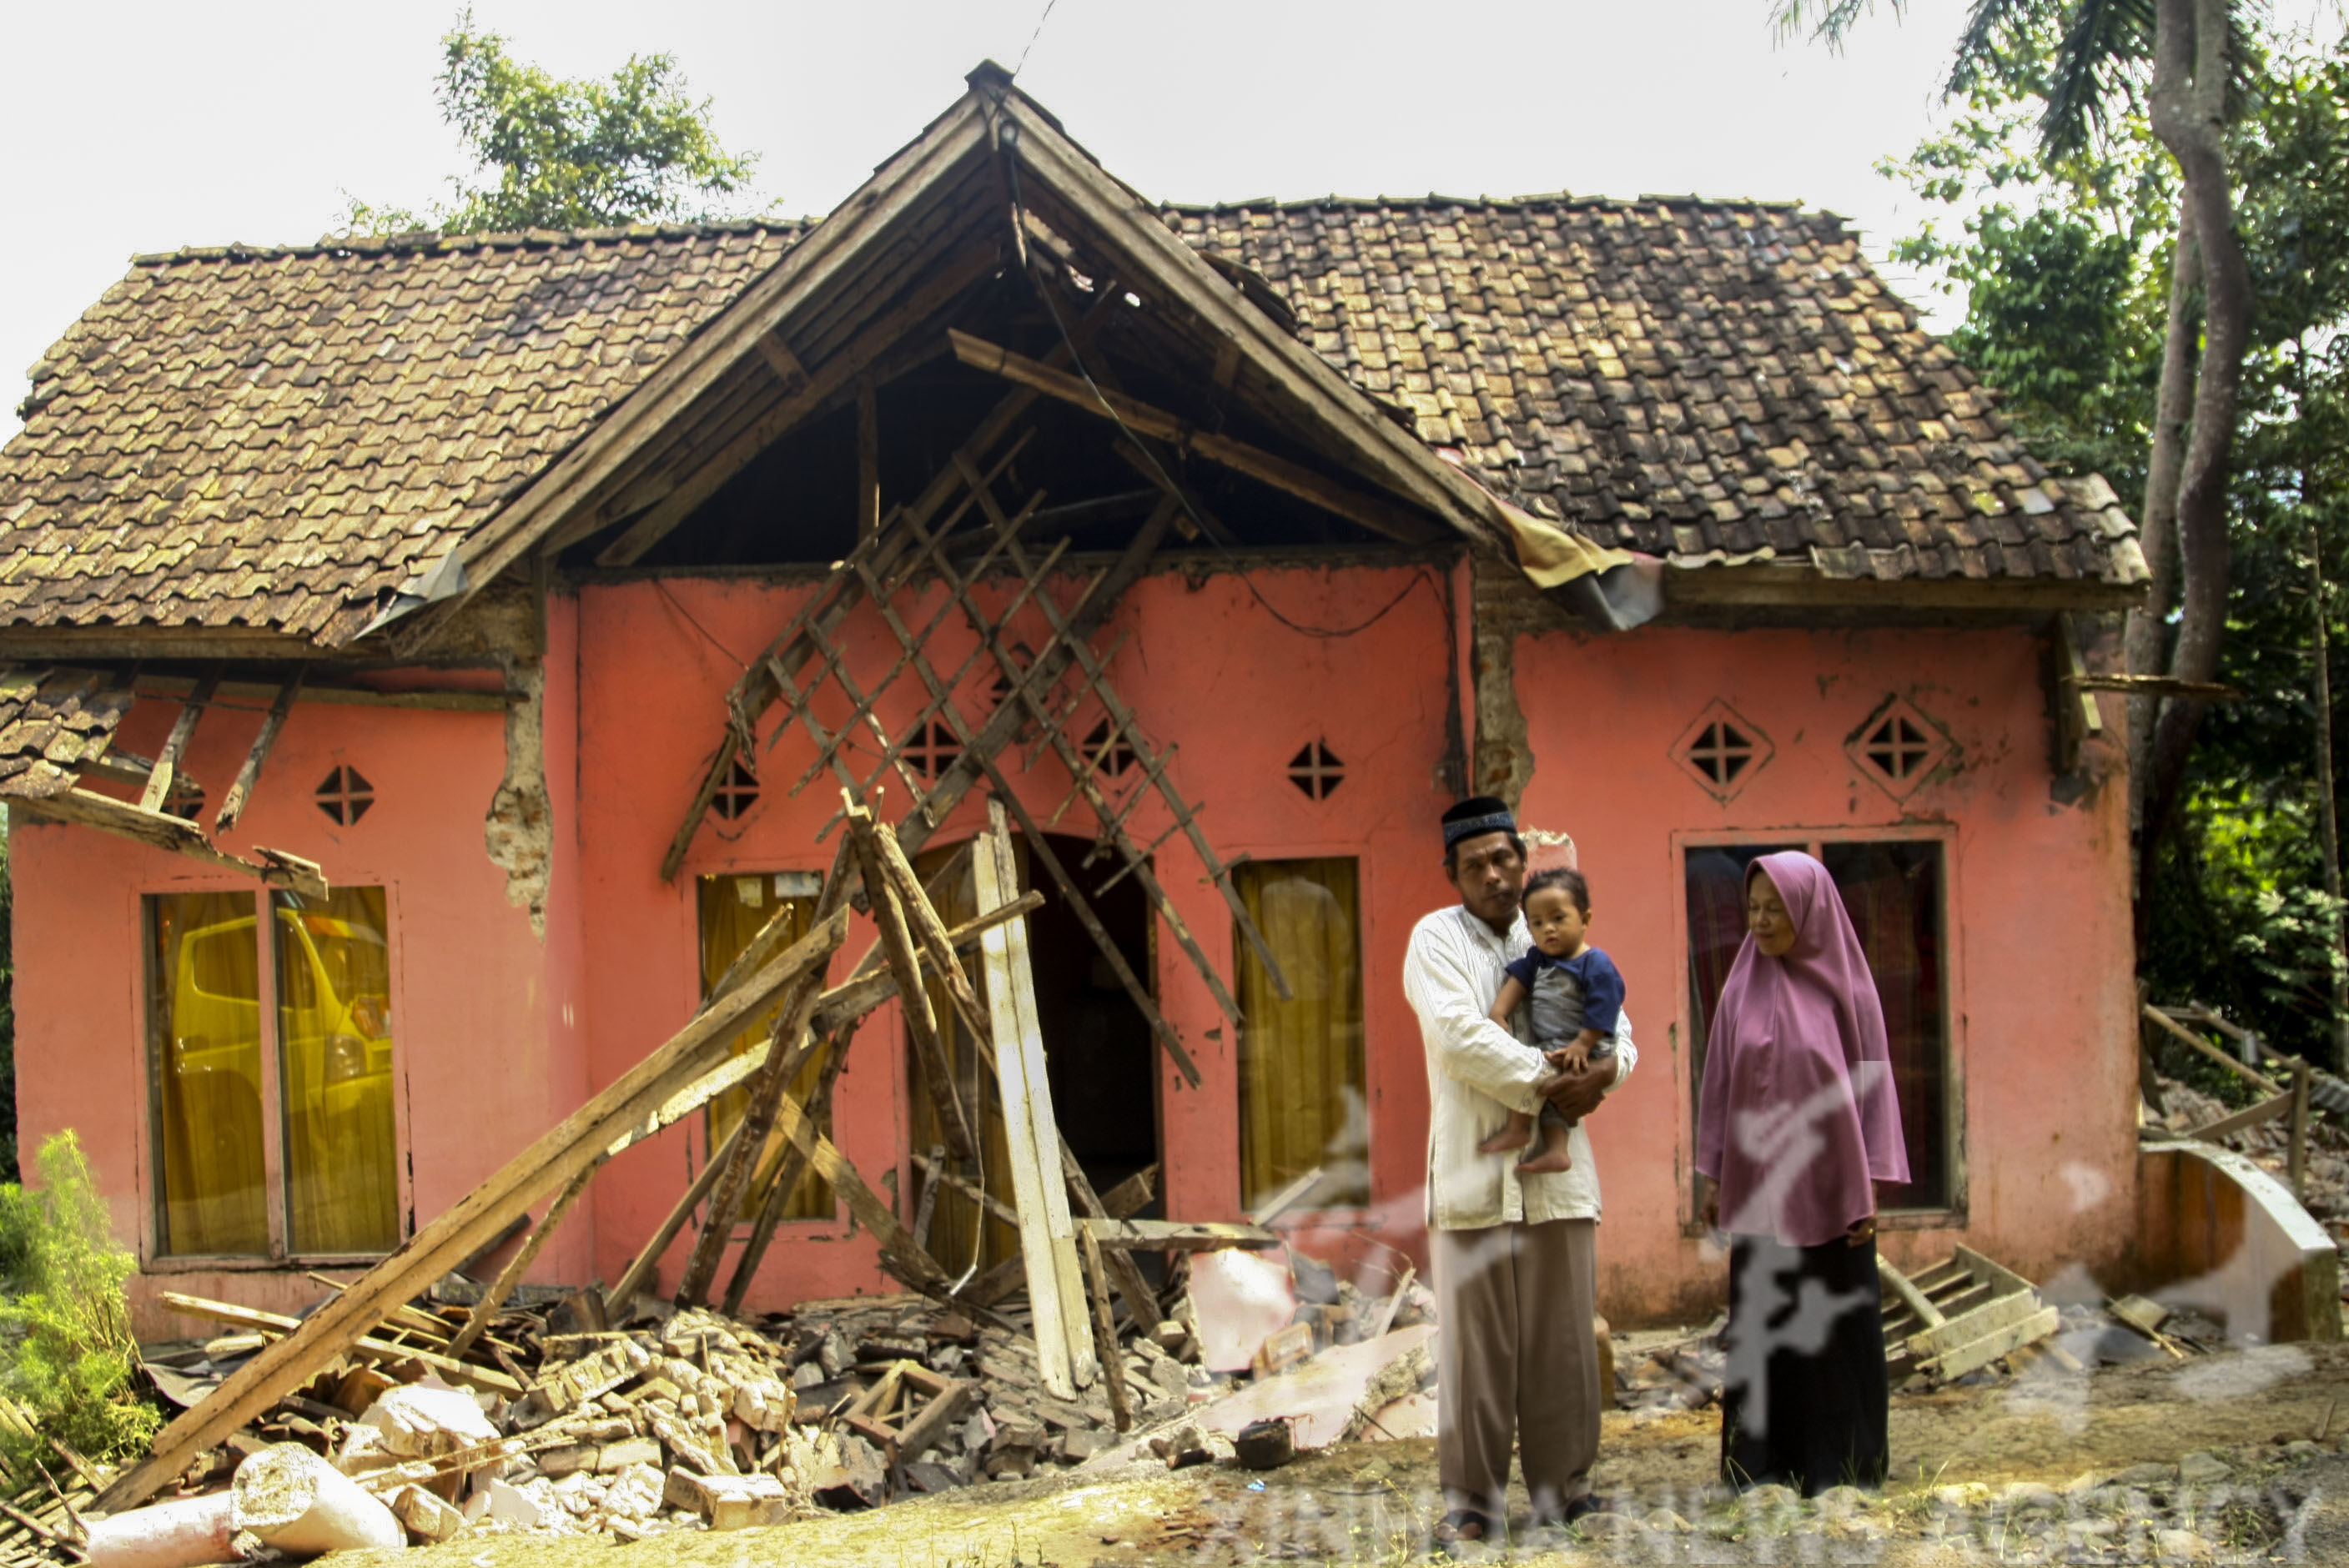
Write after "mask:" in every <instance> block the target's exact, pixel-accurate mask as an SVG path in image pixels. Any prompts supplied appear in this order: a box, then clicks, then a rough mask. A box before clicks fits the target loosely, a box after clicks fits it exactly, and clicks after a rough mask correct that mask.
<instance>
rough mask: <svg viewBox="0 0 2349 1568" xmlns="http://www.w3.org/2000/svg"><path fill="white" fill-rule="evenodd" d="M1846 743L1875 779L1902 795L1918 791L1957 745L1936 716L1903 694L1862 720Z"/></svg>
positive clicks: (1859, 766) (1894, 795)
mask: <svg viewBox="0 0 2349 1568" xmlns="http://www.w3.org/2000/svg"><path fill="white" fill-rule="evenodd" d="M1843 748H1844V751H1845V752H1846V754H1847V755H1848V756H1849V757H1850V758H1851V760H1852V765H1853V766H1854V767H1856V768H1857V769H1859V771H1860V772H1861V773H1862V774H1863V775H1865V776H1866V777H1867V779H1868V781H1869V782H1871V783H1873V784H1874V785H1875V786H1876V787H1877V788H1878V789H1881V790H1883V791H1884V792H1885V793H1886V794H1888V795H1889V796H1891V797H1892V798H1893V799H1896V800H1905V799H1908V798H1909V796H1910V795H1912V794H1914V793H1916V791H1917V789H1918V787H1919V786H1920V785H1922V784H1923V783H1924V782H1925V781H1926V780H1927V779H1930V778H1932V777H1933V775H1934V774H1936V773H1938V772H1939V771H1940V769H1942V767H1943V766H1944V765H1945V764H1946V763H1948V762H1949V760H1950V759H1951V757H1952V756H1953V755H1954V754H1955V753H1956V750H1957V748H1956V747H1954V746H1952V745H1951V742H1950V738H1949V735H1948V734H1947V732H1945V731H1944V730H1943V729H1942V728H1941V727H1940V724H1939V723H1937V722H1936V721H1935V720H1934V719H1933V717H1931V716H1930V715H1929V714H1928V713H1926V712H1925V710H1924V709H1923V708H1920V707H1918V706H1917V705H1916V704H1915V703H1913V702H1910V701H1909V699H1908V698H1907V697H1905V696H1897V695H1896V696H1888V697H1886V698H1885V699H1884V701H1883V702H1882V703H1881V704H1880V705H1878V707H1877V709H1876V711H1875V712H1874V713H1871V714H1869V715H1868V717H1866V718H1864V719H1862V720H1861V721H1860V725H1859V727H1858V728H1857V729H1855V730H1853V731H1852V732H1851V736H1850V738H1848V739H1847V740H1846V741H1845V742H1844V743H1843Z"/></svg>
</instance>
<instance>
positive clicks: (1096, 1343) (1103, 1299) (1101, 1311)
mask: <svg viewBox="0 0 2349 1568" xmlns="http://www.w3.org/2000/svg"><path fill="white" fill-rule="evenodd" d="M1077 1242H1078V1244H1079V1246H1080V1248H1081V1250H1082V1252H1083V1254H1084V1264H1085V1280H1086V1284H1088V1285H1089V1286H1090V1287H1091V1289H1092V1302H1093V1356H1094V1358H1095V1359H1097V1360H1098V1361H1100V1363H1101V1366H1102V1371H1103V1372H1104V1373H1106V1374H1107V1375H1108V1379H1109V1408H1110V1415H1111V1418H1112V1419H1113V1420H1114V1421H1115V1422H1116V1424H1117V1429H1118V1430H1119V1431H1121V1432H1125V1431H1131V1430H1133V1400H1132V1399H1131V1398H1127V1396H1126V1392H1125V1353H1124V1352H1123V1350H1121V1349H1120V1348H1119V1347H1118V1343H1117V1315H1116V1314H1115V1313H1113V1312H1112V1311H1111V1309H1110V1305H1109V1265H1108V1264H1105V1263H1103V1262H1102V1249H1101V1243H1099V1242H1097V1241H1095V1240H1093V1233H1092V1232H1091V1231H1090V1230H1080V1231H1079V1232H1078V1233H1077ZM1153 1327H1154V1325H1152V1324H1146V1323H1136V1324H1135V1325H1134V1328H1135V1330H1136V1331H1137V1332H1139V1333H1143V1334H1147V1333H1149V1332H1150V1330H1151V1329H1152V1328H1153Z"/></svg>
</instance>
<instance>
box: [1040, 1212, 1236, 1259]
mask: <svg viewBox="0 0 2349 1568" xmlns="http://www.w3.org/2000/svg"><path fill="white" fill-rule="evenodd" d="M1078 1223H1080V1224H1081V1225H1082V1226H1084V1228H1085V1229H1086V1230H1087V1231H1089V1232H1091V1233H1092V1237H1093V1240H1094V1241H1096V1242H1098V1243H1100V1244H1101V1245H1102V1246H1104V1247H1110V1248H1114V1249H1118V1250H1121V1251H1124V1252H1130V1253H1133V1252H1168V1253H1217V1252H1222V1251H1224V1250H1225V1249H1226V1248H1231V1247H1238V1248H1242V1249H1245V1250H1247V1251H1249V1252H1261V1251H1263V1250H1264V1249H1265V1248H1267V1247H1277V1246H1279V1245H1280V1244H1281V1241H1280V1237H1279V1236H1278V1235H1277V1234H1276V1233H1273V1232H1271V1231H1268V1230H1266V1229H1265V1228H1264V1227H1263V1226H1261V1225H1234V1224H1220V1223H1206V1224H1200V1223H1186V1222H1183V1221H1180V1220H1095V1219H1085V1220H1081V1221H1079V1222H1078Z"/></svg>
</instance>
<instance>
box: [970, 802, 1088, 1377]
mask: <svg viewBox="0 0 2349 1568" xmlns="http://www.w3.org/2000/svg"><path fill="white" fill-rule="evenodd" d="M987 816H988V841H987V842H986V843H985V844H984V845H982V846H981V847H980V850H979V852H978V856H977V857H976V859H975V860H974V861H973V862H972V871H973V872H975V873H976V875H977V877H978V907H979V908H980V909H981V910H988V909H993V908H994V907H996V906H997V905H998V904H1000V903H1005V902H1007V901H1009V899H1010V898H1011V897H1013V896H1014V895H1015V894H1016V893H1017V892H1019V861H1017V860H1016V859H1015V858H1014V857H1013V855H1012V851H1011V832H1010V829H1009V827H1008V826H1007V825H1006V823H1005V820H1004V814H1003V802H1002V800H1001V799H999V798H996V797H990V798H989V799H988V803H987ZM979 951H980V952H981V953H983V954H985V955H986V973H987V1011H988V1017H989V1019H990V1020H991V1021H992V1022H993V1024H994V1026H995V1062H996V1082H997V1084H998V1085H999V1087H1000V1088H1001V1091H1002V1097H1003V1122H1004V1134H1005V1136H1004V1141H1005V1143H1006V1145H1007V1146H1008V1147H1009V1150H1010V1158H1011V1191H1012V1196H1013V1198H1014V1200H1015V1201H1016V1202H1017V1204H1018V1207H1019V1250H1020V1255H1021V1258H1022V1260H1023V1263H1024V1266H1025V1269H1026V1272H1027V1276H1028V1300H1029V1305H1030V1308H1031V1309H1032V1310H1033V1312H1034V1314H1035V1322H1036V1364H1037V1368H1038V1370H1039V1371H1040V1374H1041V1376H1042V1381H1043V1384H1044V1387H1045V1389H1046V1391H1047V1392H1049V1393H1050V1394H1051V1395H1052V1396H1053V1397H1054V1398H1061V1399H1073V1398H1076V1395H1077V1389H1078V1388H1079V1387H1081V1386H1083V1385H1085V1384H1088V1383H1091V1382H1092V1379H1093V1373H1094V1357H1093V1353H1092V1336H1091V1335H1089V1334H1085V1333H1084V1332H1083V1320H1084V1312H1085V1286H1084V1281H1083V1279H1082V1277H1081V1275H1080V1274H1079V1273H1078V1270H1077V1241H1076V1225H1075V1223H1074V1222H1073V1221H1071V1219H1070V1217H1069V1193H1068V1187H1067V1185H1066V1183H1065V1182H1063V1181H1058V1180H1053V1179H1050V1176H1048V1174H1047V1171H1046V1167H1045V1165H1044V1147H1045V1140H1046V1139H1048V1138H1049V1139H1051V1140H1055V1141H1057V1140H1059V1137H1060V1128H1059V1126H1058V1125H1057V1124H1056V1123H1055V1122H1054V1120H1053V1118H1052V1089H1051V1084H1050V1080H1049V1078H1047V1076H1046V1073H1045V1067H1044V1037H1043V1033H1042V1029H1041V1026H1040V1024H1039V1022H1038V1019H1037V1014H1036V993H1035V988H1034V981H1033V979H1032V977H1031V976H1030V973H1029V968H1028V924H1027V922H1025V921H1012V922H1010V923H1008V924H1005V925H1002V926H999V927H998V928H997V929H995V930H993V931H990V932H988V934H987V935H986V937H985V938H984V939H982V941H981V942H980V944H979ZM1057 1175H1058V1172H1057V1171H1055V1172H1052V1173H1051V1176H1057Z"/></svg>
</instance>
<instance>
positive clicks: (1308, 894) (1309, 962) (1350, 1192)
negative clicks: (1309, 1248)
mask: <svg viewBox="0 0 2349 1568" xmlns="http://www.w3.org/2000/svg"><path fill="white" fill-rule="evenodd" d="M1232 874H1233V879H1234V885H1235V886H1236V887H1237V888H1238V889H1239V893H1240V897H1241V898H1242V900H1244V901H1245V902H1246V904H1247V912H1248V918H1250V919H1251V920H1253V921H1255V922H1256V926H1257V930H1258V931H1260V932H1262V933H1263V934H1264V939H1265V943H1266V945H1268V947H1270V948H1271V949H1272V954H1273V958H1274V960H1275V961H1276V962H1277V963H1278V964H1279V965H1280V972H1281V974H1282V975H1284V976H1285V977H1286V978H1287V979H1288V985H1289V989H1290V991H1291V992H1292V993H1293V995H1292V996H1291V998H1290V999H1289V1000H1288V1001H1286V1002H1284V1001H1282V1000H1281V999H1280V997H1279V995H1278V993H1276V992H1275V991H1274V990H1273V987H1272V980H1271V976H1270V975H1268V973H1267V972H1266V970H1265V967H1264V965H1263V963H1262V961H1261V960H1259V959H1258V958H1257V955H1256V950H1255V948H1254V947H1253V946H1252V945H1251V944H1249V943H1248V941H1247V938H1246V937H1245V936H1242V935H1241V934H1239V932H1238V931H1237V929H1236V930H1235V931H1234V932H1233V934H1232V948H1233V951H1234V953H1235V954H1237V965H1238V978H1239V996H1238V1001H1239V1005H1240V1012H1241V1015H1242V1016H1244V1017H1245V1018H1246V1019H1247V1022H1246V1023H1245V1024H1244V1025H1243V1026H1241V1028H1240V1030H1239V1051H1238V1055H1239V1074H1240V1194H1241V1200H1242V1202H1244V1203H1246V1204H1247V1205H1249V1206H1251V1207H1252V1206H1254V1205H1255V1204H1256V1203H1257V1202H1260V1201H1262V1200H1263V1199H1265V1198H1268V1197H1269V1196H1271V1195H1272V1194H1273V1193H1274V1192H1276V1191H1279V1190H1280V1188H1282V1187H1283V1186H1285V1185H1287V1184H1288V1182H1290V1181H1294V1180H1296V1179H1297V1178H1298V1177H1299V1176H1301V1175H1303V1174H1304V1173H1305V1172H1306V1171H1310V1170H1311V1169H1312V1168H1313V1167H1315V1166H1316V1165H1319V1166H1320V1167H1321V1168H1322V1169H1323V1171H1325V1172H1326V1173H1327V1174H1326V1175H1325V1177H1324V1179H1323V1181H1322V1182H1321V1185H1320V1186H1319V1188H1317V1189H1315V1191H1314V1195H1313V1198H1312V1202H1313V1204H1314V1205H1315V1206H1316V1207H1317V1208H1330V1209H1337V1208H1352V1207H1363V1206H1367V1205H1368V1204H1369V1202H1370V1201H1371V1182H1370V1162H1369V1153H1370V1142H1369V1134H1368V1128H1369V1119H1368V1115H1367V1093H1366V1088H1367V1081H1368V1080H1367V1077H1366V1074H1365V1071H1364V1067H1363V1050H1362V941H1361V892H1360V872H1359V868H1358V865H1357V863H1356V861H1354V860H1352V859H1351V858H1350V857H1342V856H1329V857H1325V858H1321V859H1316V860H1299V861H1243V862H1242V863H1241V864H1240V865H1238V866H1236V867H1234V868H1233V872H1232Z"/></svg>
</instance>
